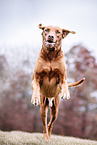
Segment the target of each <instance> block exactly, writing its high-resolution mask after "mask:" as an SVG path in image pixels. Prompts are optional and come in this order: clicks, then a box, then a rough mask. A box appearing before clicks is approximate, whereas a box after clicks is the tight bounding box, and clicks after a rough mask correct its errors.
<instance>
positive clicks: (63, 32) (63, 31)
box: [62, 29, 75, 38]
mask: <svg viewBox="0 0 97 145" xmlns="http://www.w3.org/2000/svg"><path fill="white" fill-rule="evenodd" d="M69 33H72V34H75V32H74V31H69V30H66V29H62V38H65V37H66V36H67V35H68V34H69Z"/></svg>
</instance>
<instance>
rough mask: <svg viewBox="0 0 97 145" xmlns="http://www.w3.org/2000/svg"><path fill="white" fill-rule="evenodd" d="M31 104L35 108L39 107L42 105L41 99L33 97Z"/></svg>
mask: <svg viewBox="0 0 97 145" xmlns="http://www.w3.org/2000/svg"><path fill="white" fill-rule="evenodd" d="M31 103H32V104H33V105H34V106H38V105H39V104H40V97H33V96H32V99H31Z"/></svg>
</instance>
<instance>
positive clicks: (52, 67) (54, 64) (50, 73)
mask: <svg viewBox="0 0 97 145" xmlns="http://www.w3.org/2000/svg"><path fill="white" fill-rule="evenodd" d="M64 72H65V67H64V64H63V63H62V61H51V62H44V63H42V64H40V65H39V67H38V72H36V74H37V76H39V78H41V79H44V78H46V77H48V80H49V81H50V80H51V79H52V78H60V77H63V76H64Z"/></svg>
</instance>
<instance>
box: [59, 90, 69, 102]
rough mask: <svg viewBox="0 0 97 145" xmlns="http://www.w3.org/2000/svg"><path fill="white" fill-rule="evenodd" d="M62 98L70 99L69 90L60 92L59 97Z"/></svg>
mask: <svg viewBox="0 0 97 145" xmlns="http://www.w3.org/2000/svg"><path fill="white" fill-rule="evenodd" d="M61 98H62V99H63V100H65V99H70V93H69V91H68V92H67V93H64V94H62V97H61Z"/></svg>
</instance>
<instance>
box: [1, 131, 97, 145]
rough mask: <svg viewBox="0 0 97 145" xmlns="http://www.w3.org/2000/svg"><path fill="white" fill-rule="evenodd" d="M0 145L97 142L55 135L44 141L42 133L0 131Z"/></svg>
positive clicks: (74, 144)
mask: <svg viewBox="0 0 97 145" xmlns="http://www.w3.org/2000/svg"><path fill="white" fill-rule="evenodd" d="M0 145H97V141H92V140H86V139H79V138H74V137H66V136H65V137H64V136H57V135H52V136H51V138H50V140H49V141H45V140H44V137H43V134H42V133H27V132H22V131H11V132H3V131H0Z"/></svg>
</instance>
